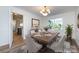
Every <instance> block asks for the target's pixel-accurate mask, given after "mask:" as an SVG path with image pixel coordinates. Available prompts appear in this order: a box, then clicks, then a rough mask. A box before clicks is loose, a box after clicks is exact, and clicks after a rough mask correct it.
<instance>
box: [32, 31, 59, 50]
mask: <svg viewBox="0 0 79 59" xmlns="http://www.w3.org/2000/svg"><path fill="white" fill-rule="evenodd" d="M58 34H59V33H58V32H53V33H51V32H40V33H39V32H37V33H34V34H32V35H31V37H32V38H33V39H34V40H35V41H36V42H38V43H39V44H41V45H42V49H43V48H46V47H47V45H50V44H52V43H53V42H54V41H56V38H57V36H58Z"/></svg>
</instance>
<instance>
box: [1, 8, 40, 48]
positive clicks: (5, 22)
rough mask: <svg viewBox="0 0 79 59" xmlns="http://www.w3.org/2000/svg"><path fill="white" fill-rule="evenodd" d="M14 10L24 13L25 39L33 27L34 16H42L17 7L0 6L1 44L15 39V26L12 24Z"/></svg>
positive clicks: (9, 42)
mask: <svg viewBox="0 0 79 59" xmlns="http://www.w3.org/2000/svg"><path fill="white" fill-rule="evenodd" d="M12 12H15V13H19V14H21V15H23V27H24V28H23V38H24V39H25V36H26V34H28V32H29V30H30V29H31V20H32V18H38V19H39V20H40V17H38V16H36V15H34V14H32V13H30V12H28V11H24V10H21V9H18V8H15V7H0V46H2V45H5V44H10V47H11V43H12V39H13V35H12V34H13V26H12Z"/></svg>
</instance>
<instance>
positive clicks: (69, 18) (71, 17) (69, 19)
mask: <svg viewBox="0 0 79 59" xmlns="http://www.w3.org/2000/svg"><path fill="white" fill-rule="evenodd" d="M54 18H63V27H64V29H63V32H65V27H66V26H67V24H73V29H74V31H73V38H76V36H75V23H76V21H75V20H76V19H75V11H71V12H67V13H62V14H58V15H52V16H49V17H43V19H42V21H41V22H42V24H41V26H42V27H45V26H47V25H48V20H49V19H54Z"/></svg>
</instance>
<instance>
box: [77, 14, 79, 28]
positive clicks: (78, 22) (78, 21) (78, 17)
mask: <svg viewBox="0 0 79 59" xmlns="http://www.w3.org/2000/svg"><path fill="white" fill-rule="evenodd" d="M77 27H78V28H79V14H78V16H77Z"/></svg>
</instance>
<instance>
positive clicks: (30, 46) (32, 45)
mask: <svg viewBox="0 0 79 59" xmlns="http://www.w3.org/2000/svg"><path fill="white" fill-rule="evenodd" d="M26 44H27V51H28V53H36V52H38V50H40V49H41V48H42V46H41V45H40V44H38V43H37V42H35V41H34V39H33V38H31V35H30V34H28V35H26Z"/></svg>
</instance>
